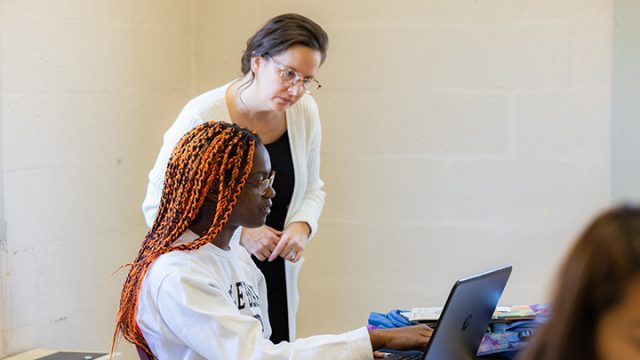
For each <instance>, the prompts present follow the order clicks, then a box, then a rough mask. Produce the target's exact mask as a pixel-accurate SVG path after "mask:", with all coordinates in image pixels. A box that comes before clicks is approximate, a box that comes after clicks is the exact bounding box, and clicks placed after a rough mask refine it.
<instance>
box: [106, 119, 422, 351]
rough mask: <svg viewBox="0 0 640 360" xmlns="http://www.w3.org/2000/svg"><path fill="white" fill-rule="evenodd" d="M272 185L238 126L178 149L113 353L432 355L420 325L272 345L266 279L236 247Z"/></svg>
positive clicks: (260, 220) (131, 279) (258, 218)
mask: <svg viewBox="0 0 640 360" xmlns="http://www.w3.org/2000/svg"><path fill="white" fill-rule="evenodd" d="M274 175H275V174H274V173H273V172H272V171H271V163H270V160H269V155H268V153H267V151H266V149H265V147H264V146H263V145H262V144H261V143H260V140H259V138H258V136H257V135H256V134H255V133H252V132H250V131H248V130H246V129H243V128H239V127H238V126H237V125H232V124H228V123H217V122H209V123H205V124H202V125H199V126H197V127H195V128H194V129H192V130H191V131H189V132H188V133H187V134H186V135H185V136H184V137H183V138H182V140H180V142H179V143H178V145H177V146H176V148H175V150H174V152H173V155H172V156H171V159H170V160H169V164H168V166H167V172H166V176H165V184H164V187H163V191H162V198H161V201H160V207H159V211H158V215H157V218H156V220H155V222H154V223H153V227H152V228H151V230H150V231H149V233H148V234H147V235H146V237H145V239H144V242H143V243H142V246H141V248H140V250H139V252H138V256H137V257H136V259H135V261H134V262H133V264H132V266H131V269H130V271H129V275H128V277H127V279H126V281H125V284H124V287H123V290H122V295H121V300H120V307H119V310H118V315H117V324H116V330H115V333H114V338H113V345H112V350H113V347H114V346H115V342H116V340H117V336H118V334H119V333H122V335H123V336H124V337H125V338H126V339H127V340H128V341H130V342H131V343H133V344H135V345H137V346H138V347H139V348H141V349H143V350H144V351H145V352H146V353H147V354H149V355H150V356H152V357H154V356H155V357H156V358H158V359H171V360H173V359H224V360H227V359H371V358H372V356H373V351H374V350H377V349H379V348H382V347H385V348H393V349H410V348H422V349H424V348H425V347H426V344H427V342H428V341H429V339H430V337H431V329H429V328H428V327H426V326H423V325H417V326H412V327H407V328H400V329H392V330H371V331H368V330H367V329H366V328H365V327H362V328H360V329H357V330H353V331H350V332H346V333H343V334H338V335H319V336H312V337H308V338H304V339H298V340H296V341H293V342H291V343H289V342H281V343H279V344H274V343H272V342H271V341H270V340H269V335H270V333H271V327H270V325H269V317H268V316H267V297H266V285H265V280H264V276H263V275H262V273H261V272H260V270H258V268H257V267H256V265H255V264H254V263H253V261H252V260H251V258H250V256H249V254H248V253H247V251H246V250H244V249H243V248H242V247H240V246H239V245H238V244H235V243H231V242H230V240H231V236H232V235H233V233H234V231H235V230H236V229H237V228H238V227H240V226H244V227H249V228H251V227H258V226H262V225H263V224H264V222H265V219H266V217H267V214H269V211H270V207H271V198H273V197H274V195H275V192H274V190H273V188H272V187H271V185H272V184H273V177H274Z"/></svg>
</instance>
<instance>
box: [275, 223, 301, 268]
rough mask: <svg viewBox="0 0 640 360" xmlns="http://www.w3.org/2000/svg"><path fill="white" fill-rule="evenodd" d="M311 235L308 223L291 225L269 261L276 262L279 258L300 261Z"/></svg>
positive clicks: (286, 229)
mask: <svg viewBox="0 0 640 360" xmlns="http://www.w3.org/2000/svg"><path fill="white" fill-rule="evenodd" d="M309 234H311V228H310V227H309V224H307V223H306V222H302V221H296V222H293V223H291V224H289V225H288V226H287V227H286V228H285V229H284V231H283V232H282V236H281V237H280V242H279V243H278V246H276V248H275V249H274V250H273V252H272V253H271V256H269V261H273V260H275V259H276V257H278V256H281V257H282V258H283V259H285V260H289V261H291V262H297V261H298V260H300V258H302V253H303V252H304V247H305V246H307V241H309Z"/></svg>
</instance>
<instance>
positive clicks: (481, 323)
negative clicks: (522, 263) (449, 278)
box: [423, 265, 512, 360]
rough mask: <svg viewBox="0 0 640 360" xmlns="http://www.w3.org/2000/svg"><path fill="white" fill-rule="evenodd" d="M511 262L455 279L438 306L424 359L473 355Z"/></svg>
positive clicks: (439, 359)
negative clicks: (477, 273)
mask: <svg viewBox="0 0 640 360" xmlns="http://www.w3.org/2000/svg"><path fill="white" fill-rule="evenodd" d="M511 268H512V266H511V265H508V266H505V267H502V268H499V269H495V270H491V271H488V272H485V273H483V274H479V275H475V276H471V277H468V278H465V279H460V280H458V281H456V283H455V284H454V285H453V288H452V289H451V292H450V293H449V297H448V298H447V302H446V303H445V305H444V308H443V309H442V313H441V314H440V318H439V320H438V325H437V326H436V329H435V330H434V331H433V334H432V335H431V341H430V342H429V344H428V346H427V350H426V351H425V353H424V355H423V359H424V360H442V359H455V360H466V359H475V358H476V353H477V351H478V347H480V342H481V341H482V337H483V336H484V333H485V330H486V329H487V326H488V325H489V321H491V316H492V315H493V312H494V311H495V309H496V306H497V305H498V300H500V296H502V291H503V290H504V287H505V286H506V285H507V280H508V279H509V275H511Z"/></svg>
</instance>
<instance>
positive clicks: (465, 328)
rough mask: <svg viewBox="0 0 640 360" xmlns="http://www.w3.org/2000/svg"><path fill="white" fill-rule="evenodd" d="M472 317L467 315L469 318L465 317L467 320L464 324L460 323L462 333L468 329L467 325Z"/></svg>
mask: <svg viewBox="0 0 640 360" xmlns="http://www.w3.org/2000/svg"><path fill="white" fill-rule="evenodd" d="M472 317H473V314H469V316H467V318H466V319H464V322H463V323H462V331H465V330H467V328H468V327H469V324H470V323H471V318H472Z"/></svg>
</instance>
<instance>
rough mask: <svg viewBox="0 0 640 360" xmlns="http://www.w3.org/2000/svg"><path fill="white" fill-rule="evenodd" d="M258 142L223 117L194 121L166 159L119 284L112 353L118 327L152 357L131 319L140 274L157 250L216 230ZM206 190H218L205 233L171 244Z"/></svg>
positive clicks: (189, 245)
mask: <svg viewBox="0 0 640 360" xmlns="http://www.w3.org/2000/svg"><path fill="white" fill-rule="evenodd" d="M259 142H260V139H259V137H258V135H257V134H255V132H251V131H249V130H247V129H244V128H241V127H239V126H237V125H234V124H229V123H224V122H207V123H204V124H202V125H199V126H197V127H195V128H193V129H192V130H191V131H189V132H188V133H186V134H185V135H184V136H183V137H182V139H181V140H180V141H179V142H178V144H177V145H176V147H175V149H174V150H173V153H172V155H171V158H170V160H169V163H168V165H167V171H166V174H165V180H164V187H163V189H162V198H161V199H160V206H159V208H158V214H157V216H156V219H155V221H154V222H153V226H152V227H151V230H150V231H149V232H148V233H147V235H146V236H145V238H144V241H143V242H142V246H141V247H140V250H139V251H138V255H137V256H136V258H135V260H134V261H133V263H132V264H130V266H131V268H130V269H129V274H128V276H127V279H126V281H125V283H124V285H123V287H122V294H121V297H120V306H119V307H118V314H117V316H116V328H115V330H114V333H113V339H112V343H111V355H113V352H114V350H115V345H116V341H117V338H118V335H119V334H120V333H121V334H122V335H123V336H124V338H125V339H127V340H128V341H129V342H131V343H132V344H134V345H137V346H139V347H140V348H141V349H143V350H144V351H145V352H146V353H147V354H148V355H149V356H151V358H155V357H154V355H153V354H152V353H151V349H150V348H149V346H148V345H147V343H146V341H145V340H144V337H143V336H142V333H141V332H140V328H139V327H138V324H137V322H136V313H137V309H138V295H139V292H140V286H141V285H142V280H143V279H144V276H145V274H146V273H147V270H148V269H149V266H150V265H151V263H153V261H154V260H155V259H157V258H158V257H159V256H160V255H162V254H165V253H167V252H169V251H174V250H181V251H184V250H195V249H198V248H200V247H201V246H203V245H205V244H206V243H208V242H209V241H210V240H212V239H214V238H215V237H216V236H217V235H218V233H219V232H220V230H221V229H222V227H223V226H224V225H225V224H226V223H227V221H228V219H229V215H230V214H231V211H232V210H233V208H234V206H235V204H236V201H237V200H238V196H239V195H240V192H241V191H242V188H243V187H244V184H245V181H246V179H247V176H248V175H249V172H250V171H251V167H252V166H253V154H254V151H255V147H256V144H258V143H259ZM210 190H211V191H210ZM208 193H211V194H216V195H217V203H216V212H215V215H214V219H213V222H212V224H211V226H210V227H209V230H208V231H207V233H206V234H205V235H203V236H201V237H199V238H198V239H196V240H194V241H192V242H189V243H186V244H180V245H175V246H172V245H171V244H172V243H173V242H174V241H175V240H177V239H178V238H179V237H180V236H181V235H182V234H183V233H184V232H185V231H186V230H187V228H188V227H189V226H190V225H191V223H192V222H193V220H194V218H195V217H196V215H197V214H198V212H199V211H200V208H201V207H202V204H203V202H204V200H205V197H206V195H207V194H208Z"/></svg>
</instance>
